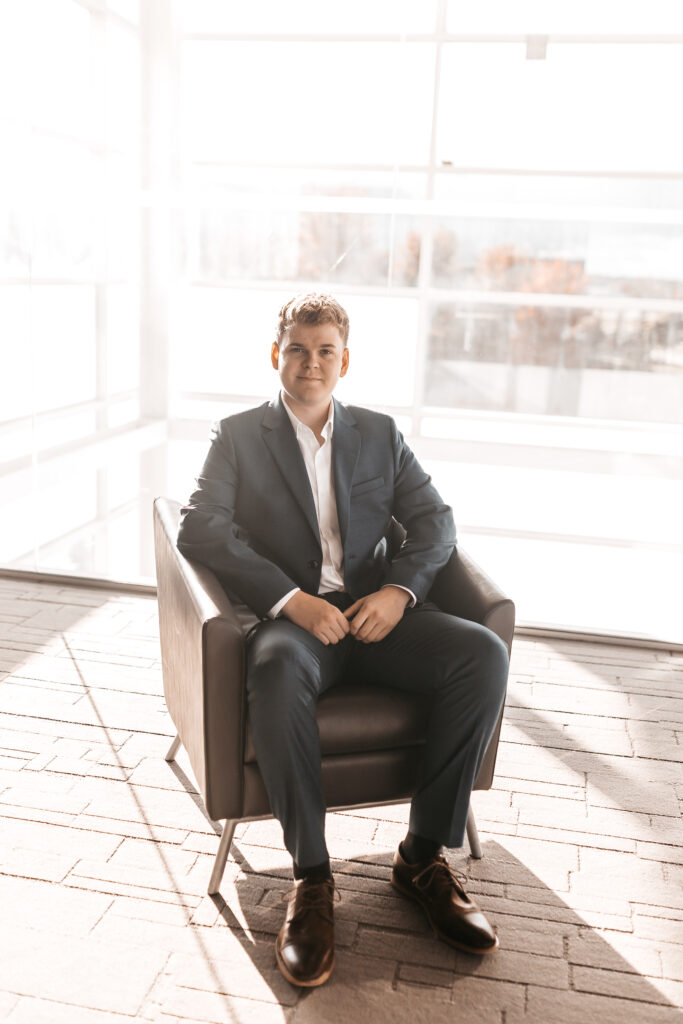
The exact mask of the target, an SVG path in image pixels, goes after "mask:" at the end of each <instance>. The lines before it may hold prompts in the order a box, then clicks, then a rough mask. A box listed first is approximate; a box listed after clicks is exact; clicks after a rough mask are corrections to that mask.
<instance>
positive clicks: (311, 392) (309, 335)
mask: <svg viewBox="0 0 683 1024" xmlns="http://www.w3.org/2000/svg"><path fill="white" fill-rule="evenodd" d="M271 362H272V364H273V366H274V367H275V369H276V370H277V371H278V373H279V374H280V380H281V382H282V387H283V390H284V392H285V394H286V395H287V397H288V398H290V399H291V400H292V401H293V402H295V403H298V404H300V405H305V406H308V407H315V406H318V405H323V404H325V403H328V402H329V399H330V395H331V394H332V392H333V391H334V389H335V387H336V385H337V381H338V380H339V378H340V377H343V376H344V374H345V373H346V371H347V369H348V365H349V352H348V349H346V348H345V347H344V342H343V341H342V337H341V335H340V333H339V329H338V328H337V327H336V326H335V324H329V323H328V324H295V325H294V327H291V328H290V330H288V331H287V333H286V334H285V336H284V337H283V338H282V340H281V342H280V344H279V345H278V344H277V342H273V347H272V350H271Z"/></svg>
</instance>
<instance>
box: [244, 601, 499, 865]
mask: <svg viewBox="0 0 683 1024" xmlns="http://www.w3.org/2000/svg"><path fill="white" fill-rule="evenodd" d="M320 596H321V597H323V598H325V599H326V600H329V601H330V602H332V603H333V604H335V605H336V606H337V607H338V608H340V609H341V610H342V611H343V610H344V609H345V608H348V607H349V605H350V604H351V603H352V598H351V597H350V596H349V595H348V594H345V593H337V592H334V593H330V594H321V595H320ZM247 652H248V653H247V693H248V700H249V718H250V723H251V731H252V737H253V741H254V750H255V752H256V759H257V762H258V765H259V769H260V772H261V775H262V777H263V781H264V784H265V787H266V791H267V793H268V797H269V800H270V806H271V810H272V812H273V814H274V815H275V817H276V818H277V819H278V821H279V822H280V824H281V825H282V829H283V835H284V842H285V846H286V848H287V850H288V851H289V853H290V854H291V855H292V858H293V859H294V862H295V863H296V865H297V866H298V867H300V868H305V867H311V866H313V865H315V864H321V863H323V862H324V861H325V860H326V859H327V857H328V853H327V847H326V844H325V811H326V808H325V801H324V797H323V791H322V780H321V766H320V759H321V755H320V740H319V734H318V720H317V701H318V697H319V696H320V694H322V693H324V691H325V690H327V689H328V688H329V687H331V686H334V685H335V683H338V682H340V680H341V679H342V678H343V677H348V678H356V679H358V678H361V679H363V678H367V679H371V680H372V682H373V683H374V684H377V685H384V686H388V687H396V688H398V689H403V690H411V691H419V692H422V693H426V694H431V695H432V698H433V699H432V706H431V711H430V715H429V719H428V723H427V734H426V743H425V748H424V754H423V757H422V761H421V765H420V770H419V775H418V781H417V787H416V790H415V793H414V795H413V798H412V801H411V807H410V830H411V832H414V833H415V834H417V835H420V836H424V837H425V838H426V839H431V840H433V841H435V842H437V843H439V844H440V845H443V846H449V847H459V846H462V845H463V842H464V837H465V825H466V822H467V811H468V808H469V802H470V794H471V791H472V786H473V785H474V781H475V779H476V776H477V772H478V770H479V766H480V765H481V762H482V759H483V757H484V753H485V752H486V748H487V746H488V743H489V740H490V739H491V736H492V735H493V730H494V728H495V725H496V722H497V721H498V716H499V714H500V710H501V707H502V705H503V701H504V699H505V688H506V683H507V675H508V652H507V648H506V646H505V644H504V643H503V642H502V640H500V638H499V637H498V636H496V634H495V633H493V632H492V631H491V630H489V629H487V628H486V627H485V626H482V625H480V624H479V623H476V622H470V621H469V620H468V619H462V618H459V617H457V616H455V615H448V614H447V613H446V612H442V611H440V610H439V609H438V608H437V606H436V605H435V604H433V603H432V602H429V601H427V602H424V603H421V604H417V605H416V606H415V607H413V608H407V609H406V611H405V612H404V614H403V617H402V618H401V619H400V620H399V622H398V623H397V624H396V626H394V628H393V629H392V631H391V632H390V633H388V634H387V636H386V637H384V639H383V640H380V641H378V642H376V643H369V644H366V643H363V642H362V641H359V640H356V639H355V638H354V637H352V636H351V635H350V634H349V635H347V636H346V637H344V639H343V640H341V641H339V643H337V644H329V645H325V644H323V643H321V641H319V640H318V639H317V638H316V637H314V636H313V634H312V633H309V632H308V631H307V630H305V629H303V628H302V627H300V626H297V625H295V624H294V623H293V622H290V621H289V620H288V619H284V618H280V619H274V620H271V621H266V622H261V623H260V624H259V625H258V626H256V627H255V628H254V629H253V630H252V632H251V633H250V634H249V636H248V638H247Z"/></svg>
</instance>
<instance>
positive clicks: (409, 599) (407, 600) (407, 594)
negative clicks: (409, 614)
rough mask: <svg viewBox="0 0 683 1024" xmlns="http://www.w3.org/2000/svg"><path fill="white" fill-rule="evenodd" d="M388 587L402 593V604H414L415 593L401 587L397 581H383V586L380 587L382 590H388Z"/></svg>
mask: <svg viewBox="0 0 683 1024" xmlns="http://www.w3.org/2000/svg"><path fill="white" fill-rule="evenodd" d="M389 588H390V589H391V590H392V591H394V592H395V593H397V594H400V595H402V597H403V598H404V602H403V603H404V605H408V604H411V605H412V604H415V595H414V594H413V593H412V591H410V590H408V588H407V587H402V586H400V585H399V584H398V583H385V584H384V586H383V587H381V589H382V590H388V589H389Z"/></svg>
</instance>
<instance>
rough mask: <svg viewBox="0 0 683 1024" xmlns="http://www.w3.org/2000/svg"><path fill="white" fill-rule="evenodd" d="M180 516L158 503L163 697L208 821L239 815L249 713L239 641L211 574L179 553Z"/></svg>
mask: <svg viewBox="0 0 683 1024" xmlns="http://www.w3.org/2000/svg"><path fill="white" fill-rule="evenodd" d="M179 518H180V504H179V503H178V502H174V501H170V500H169V499H167V498H157V499H156V500H155V502H154V547H155V558H156V570H157V598H158V605H159V634H160V640H161V659H162V675H163V682H164V696H165V698H166V705H167V707H168V711H169V714H170V716H171V718H172V720H173V723H174V725H175V727H176V729H177V730H178V735H179V736H180V740H181V742H182V744H183V746H184V747H185V749H186V751H187V753H188V756H189V759H190V764H191V765H192V771H193V772H194V775H195V778H196V780H197V783H198V785H199V788H200V790H201V793H202V797H203V799H204V803H205V805H206V809H207V811H208V814H209V816H210V817H211V818H213V819H217V818H223V817H239V814H240V813H241V804H242V771H243V768H242V762H243V749H244V719H245V715H246V709H245V686H244V679H245V668H244V662H245V645H244V635H243V631H242V628H241V626H240V624H239V621H238V619H237V616H236V615H235V612H234V609H233V607H232V604H231V602H230V599H229V598H228V596H227V594H226V593H225V591H224V589H223V587H222V586H221V584H220V583H219V581H218V579H217V578H216V576H215V575H214V573H213V572H212V571H211V570H210V569H208V568H207V567H206V566H203V565H200V564H199V563H197V562H190V561H188V559H186V558H185V557H184V556H183V555H182V554H181V553H180V552H179V551H178V548H177V545H176V537H177V533H178V522H179ZM233 812H234V813H233Z"/></svg>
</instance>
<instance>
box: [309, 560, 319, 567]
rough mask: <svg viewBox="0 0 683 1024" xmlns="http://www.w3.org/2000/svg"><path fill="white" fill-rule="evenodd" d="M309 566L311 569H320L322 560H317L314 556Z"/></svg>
mask: <svg viewBox="0 0 683 1024" xmlns="http://www.w3.org/2000/svg"><path fill="white" fill-rule="evenodd" d="M308 568H309V569H319V568H320V562H319V561H318V560H317V558H312V559H311V561H310V562H309V563H308Z"/></svg>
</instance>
